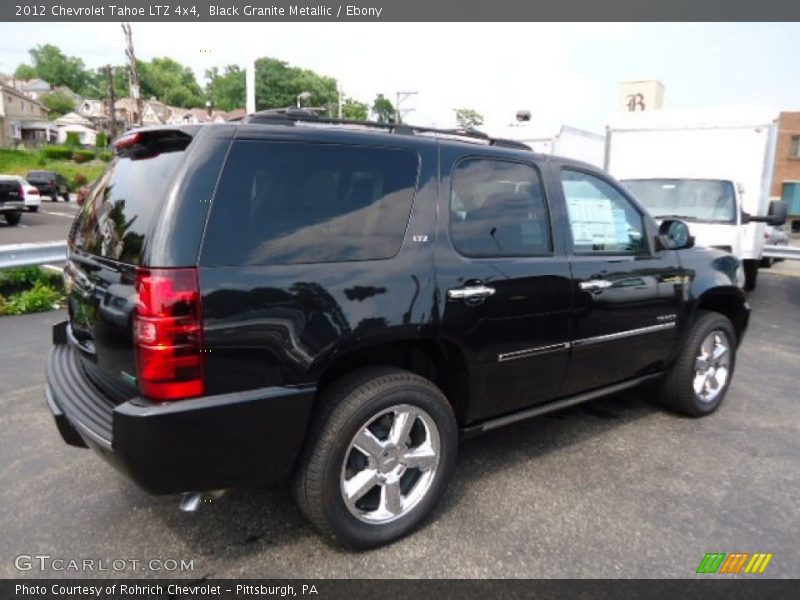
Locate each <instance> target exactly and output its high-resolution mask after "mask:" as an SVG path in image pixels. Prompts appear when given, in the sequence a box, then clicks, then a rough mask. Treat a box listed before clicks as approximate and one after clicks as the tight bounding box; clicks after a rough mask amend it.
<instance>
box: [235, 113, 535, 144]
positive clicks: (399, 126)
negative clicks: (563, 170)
mask: <svg viewBox="0 0 800 600" xmlns="http://www.w3.org/2000/svg"><path fill="white" fill-rule="evenodd" d="M241 122H242V123H256V124H262V125H294V124H295V123H299V122H301V123H302V122H306V123H319V124H322V125H353V126H360V127H370V128H373V129H383V130H385V131H387V132H389V133H396V134H399V135H414V134H418V133H435V134H442V135H448V136H453V137H463V138H469V139H473V140H481V141H484V142H486V143H488V144H489V145H491V146H501V147H504V148H515V149H518V150H531V147H530V146H528V145H527V144H524V143H522V142H517V141H515V140H507V139H503V138H493V137H490V136H489V135H488V134H486V133H484V132H483V131H479V130H478V129H474V128H472V127H465V128H456V129H439V128H436V127H420V126H417V125H409V124H406V123H380V122H378V121H361V120H357V119H338V118H336V117H324V116H322V115H320V114H318V113H316V112H315V111H313V110H309V109H307V108H294V107H290V108H271V109H268V110H262V111H258V112H256V113H253V114H251V115H247V116H246V117H244V118H243V119H242V120H241Z"/></svg>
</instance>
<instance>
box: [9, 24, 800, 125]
mask: <svg viewBox="0 0 800 600" xmlns="http://www.w3.org/2000/svg"><path fill="white" fill-rule="evenodd" d="M132 27H133V35H134V44H135V47H136V53H137V56H138V57H139V58H141V59H145V60H148V59H151V58H154V57H157V56H169V57H171V58H173V59H175V60H177V61H179V62H181V63H184V64H186V65H188V66H190V67H191V68H192V69H193V70H194V72H195V73H196V75H197V76H198V80H199V81H200V83H201V85H202V83H203V75H204V72H205V70H206V69H207V68H209V67H212V66H220V67H222V66H224V65H226V64H231V63H238V64H240V65H244V64H245V63H246V62H247V60H248V58H249V57H252V56H271V57H274V58H279V59H281V60H284V61H287V62H288V63H290V64H293V65H296V66H301V67H304V68H309V69H312V70H314V71H317V72H318V73H320V74H324V75H329V76H332V77H335V78H336V79H337V80H339V82H340V84H341V86H342V88H343V90H344V92H345V93H346V94H347V95H348V96H351V97H354V98H356V99H359V100H362V101H366V102H370V103H371V101H372V100H373V99H374V97H375V95H376V94H377V93H383V94H384V95H386V96H387V97H388V98H389V99H391V100H392V101H394V99H395V93H396V92H397V91H416V92H417V94H416V95H415V96H412V97H410V98H409V100H407V101H406V102H404V103H403V105H402V107H403V108H404V109H413V110H412V111H411V112H410V113H408V115H407V116H406V121H408V122H413V123H416V124H419V125H436V126H440V127H448V126H453V125H454V124H455V119H454V109H455V108H461V107H465V108H472V109H475V110H477V111H478V112H479V113H481V114H482V115H483V116H484V117H485V119H486V127H487V128H489V129H491V128H494V127H500V126H503V125H506V124H507V123H510V122H511V121H513V119H514V115H515V113H516V111H517V110H529V111H530V112H531V114H532V120H533V122H535V123H538V124H541V125H543V126H554V125H560V124H565V125H571V126H573V127H581V128H584V129H588V130H591V131H597V132H602V131H603V128H604V127H605V124H606V123H607V122H608V119H609V117H610V115H611V114H612V113H613V111H614V110H615V108H616V104H617V95H618V86H619V83H620V82H621V81H626V80H641V79H658V80H660V81H661V82H662V83H663V84H664V86H665V89H666V91H665V100H664V108H694V107H698V108H699V107H716V106H769V107H773V108H776V109H781V110H800V24H797V23H757V24H756V23H752V24H751V23H729V24H708V23H685V24H684V23H674V24H670V23H654V24H648V23H620V24H614V23H597V24H594V23H591V24H574V23H573V24H557V23H453V24H439V23H242V24H235V23H230V24H214V23H133V24H132ZM123 41H124V40H123V35H122V31H121V29H120V26H119V24H118V23H83V24H81V23H77V24H76V23H70V24H42V23H13V24H12V23H0V72H6V73H10V72H13V71H14V69H15V68H16V66H17V65H18V64H19V63H20V62H29V56H28V54H27V50H28V49H29V48H31V47H34V46H36V45H38V44H46V43H50V44H55V45H56V46H59V47H60V48H61V49H62V51H63V52H64V53H66V54H68V55H73V56H79V57H80V58H82V59H83V60H84V62H85V63H86V65H87V66H89V67H98V66H101V65H104V64H107V63H109V62H111V63H117V64H121V63H123V62H124V61H125V55H124V51H123ZM312 103H313V101H312Z"/></svg>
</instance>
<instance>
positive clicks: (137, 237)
mask: <svg viewBox="0 0 800 600" xmlns="http://www.w3.org/2000/svg"><path fill="white" fill-rule="evenodd" d="M183 154H184V153H183V151H182V150H178V149H174V148H172V149H171V151H167V152H161V153H160V154H157V155H155V156H152V155H151V156H149V157H142V158H129V157H117V158H115V159H114V160H113V161H112V162H111V164H110V165H109V167H108V170H106V172H105V173H104V174H103V176H102V177H101V178H100V179H99V180H98V181H97V184H96V185H95V187H94V189H93V190H92V192H91V194H90V195H89V197H88V198H87V200H86V202H85V203H84V205H83V209H82V210H81V212H80V214H79V215H78V218H77V220H76V221H75V224H74V225H73V228H72V232H71V234H70V241H71V243H72V245H73V246H74V247H77V248H79V249H81V250H84V251H86V252H88V253H90V254H94V255H95V256H102V257H105V258H110V259H112V260H118V261H120V262H124V263H129V264H135V265H138V264H141V260H142V250H143V248H144V244H145V240H146V237H147V235H148V234H149V233H150V231H151V228H152V226H153V224H154V222H155V219H156V217H157V216H158V214H159V212H160V210H161V208H162V206H163V205H164V202H165V200H166V193H167V190H168V188H169V186H170V184H171V183H172V182H173V180H174V176H175V173H176V171H177V168H178V165H179V163H180V162H181V160H182V158H183Z"/></svg>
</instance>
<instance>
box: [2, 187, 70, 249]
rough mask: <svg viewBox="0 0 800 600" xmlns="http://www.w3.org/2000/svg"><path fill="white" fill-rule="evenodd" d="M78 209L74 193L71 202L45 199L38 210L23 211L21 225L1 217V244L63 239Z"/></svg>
mask: <svg viewBox="0 0 800 600" xmlns="http://www.w3.org/2000/svg"><path fill="white" fill-rule="evenodd" d="M78 210H79V207H78V204H77V203H76V202H75V195H74V194H73V195H72V201H71V202H50V200H49V199H48V200H43V201H42V203H41V205H40V206H39V211H38V212H35V213H32V212H27V211H26V212H24V213H22V219H21V220H20V222H19V225H16V226H14V227H10V226H9V225H8V223H6V220H5V219H4V218H2V217H0V245H3V244H20V243H22V242H54V241H57V240H63V239H65V238H66V237H67V233H68V232H69V228H70V225H72V220H73V219H74V218H75V215H76V214H77V212H78Z"/></svg>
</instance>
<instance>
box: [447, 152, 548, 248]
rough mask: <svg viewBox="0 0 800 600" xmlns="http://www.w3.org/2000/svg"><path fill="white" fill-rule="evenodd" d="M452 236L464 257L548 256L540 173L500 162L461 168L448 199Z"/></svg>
mask: <svg viewBox="0 0 800 600" xmlns="http://www.w3.org/2000/svg"><path fill="white" fill-rule="evenodd" d="M450 236H451V238H452V240H453V245H454V246H455V247H456V249H457V250H458V251H459V252H460V253H461V254H464V255H466V256H473V257H493V256H494V257H497V256H536V255H542V254H549V253H550V251H551V245H550V225H549V221H548V217H547V208H546V206H545V200H544V194H543V192H542V186H541V181H540V180H539V174H538V173H537V171H536V169H534V168H533V167H532V166H530V165H523V164H519V163H514V162H508V161H500V160H489V159H469V160H464V161H461V162H459V163H458V165H456V168H455V171H454V172H453V183H452V190H451V194H450Z"/></svg>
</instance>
